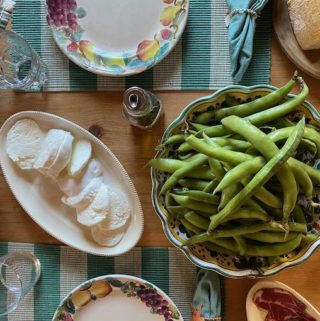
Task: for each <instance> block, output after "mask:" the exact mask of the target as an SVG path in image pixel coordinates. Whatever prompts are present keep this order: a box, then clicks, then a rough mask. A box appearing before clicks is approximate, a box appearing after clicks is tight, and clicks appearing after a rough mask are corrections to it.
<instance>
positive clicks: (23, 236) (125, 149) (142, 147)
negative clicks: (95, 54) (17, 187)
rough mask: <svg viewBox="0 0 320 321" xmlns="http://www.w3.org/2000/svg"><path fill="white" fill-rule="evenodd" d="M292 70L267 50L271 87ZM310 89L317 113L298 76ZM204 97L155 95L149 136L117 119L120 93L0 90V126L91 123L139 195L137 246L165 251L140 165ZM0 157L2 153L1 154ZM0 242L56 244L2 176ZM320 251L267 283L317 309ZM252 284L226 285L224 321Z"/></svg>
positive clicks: (318, 102)
mask: <svg viewBox="0 0 320 321" xmlns="http://www.w3.org/2000/svg"><path fill="white" fill-rule="evenodd" d="M294 70H295V67H294V66H293V65H292V64H291V63H290V62H289V60H288V59H287V57H286V56H285V55H284V54H283V53H282V52H281V50H280V48H279V46H278V44H277V43H276V42H275V41H274V42H273V46H272V76H271V83H272V84H273V85H275V86H280V85H282V84H284V83H286V82H287V80H288V79H289V78H290V77H291V76H292V74H293V72H294ZM303 77H304V78H305V80H306V81H307V83H308V85H309V86H310V91H311V93H310V96H309V98H308V99H309V101H310V102H311V103H313V104H314V106H316V107H318V108H320V94H319V90H320V81H317V80H314V79H312V78H310V77H308V76H305V75H303ZM206 94H208V92H199V91H197V92H158V93H157V95H158V96H159V97H161V99H162V100H163V103H164V108H165V116H164V118H163V119H162V120H161V121H160V122H159V123H158V124H157V125H156V127H155V128H154V129H153V130H152V131H151V132H145V131H142V130H139V129H135V128H132V127H130V126H129V125H128V124H127V123H126V122H125V121H123V120H122V116H121V100H122V93H121V92H113V93H110V92H90V93H89V92H88V93H69V92H68V93H39V94H33V93H12V92H9V91H4V92H2V93H1V96H0V124H2V123H3V122H4V121H5V119H7V118H8V117H9V116H10V115H12V114H13V113H16V112H18V111H22V110H32V109H33V110H39V111H45V112H50V113H55V114H57V115H59V116H62V117H65V118H67V119H69V120H71V121H73V122H75V123H77V124H79V125H80V126H82V127H84V128H89V127H90V126H91V125H93V124H98V125H100V126H101V127H102V128H103V130H104V133H103V137H102V140H103V142H104V143H106V144H107V145H108V146H109V147H110V148H111V149H112V151H113V152H114V153H115V155H116V156H117V157H118V158H119V160H120V161H121V162H122V164H123V165H124V167H125V168H126V170H127V171H128V173H129V175H130V176H131V178H132V180H133V182H134V184H135V186H136V188H137V191H138V193H139V195H140V199H141V202H142V206H143V210H144V215H145V230H144V234H143V236H142V238H141V240H140V242H139V245H141V246H170V244H169V242H168V241H167V239H166V238H165V236H164V234H163V232H162V227H161V224H160V221H159V219H158V217H157V215H156V214H155V211H154V210H153V208H152V204H151V201H150V191H151V181H150V175H149V169H148V168H146V167H145V166H144V165H145V164H146V162H147V160H149V159H150V158H152V157H153V155H154V149H155V147H156V146H157V144H158V143H159V141H160V138H161V135H162V133H163V130H164V129H165V128H166V126H167V125H168V124H169V123H170V122H171V121H172V120H173V119H174V118H176V117H177V116H178V114H179V113H180V111H181V110H182V108H183V107H184V106H185V105H186V104H188V103H189V102H191V101H192V100H194V99H196V98H198V97H201V96H204V95H206ZM2 152H3V151H2ZM0 215H1V224H0V241H12V242H31V243H48V244H59V242H58V241H57V240H55V239H54V238H53V237H51V236H50V235H48V234H47V233H46V232H45V231H43V230H42V229H41V228H40V227H39V226H38V225H36V224H35V223H34V222H33V221H32V220H31V219H30V218H29V216H28V215H26V214H25V212H24V211H23V210H22V208H21V207H20V206H19V204H18V203H17V201H16V200H15V198H14V197H13V195H12V194H11V192H10V190H9V188H8V186H7V184H6V182H5V181H4V178H3V175H2V174H1V177H0ZM319 272H320V250H318V251H317V252H316V253H314V254H313V256H312V257H311V258H310V259H309V260H308V261H307V262H305V263H303V264H302V265H300V266H298V267H294V268H290V269H287V270H285V271H283V272H281V273H279V274H278V275H276V276H274V277H273V279H275V280H279V281H282V282H284V283H286V284H287V285H289V286H292V287H293V288H295V289H296V290H298V291H299V292H300V293H301V294H302V295H304V296H305V297H306V298H307V299H308V300H310V301H311V302H312V303H313V304H314V305H315V306H316V307H317V308H319V309H320V300H319V299H320V294H319V286H318V283H319V281H320V273H319ZM255 282H256V281H255V280H250V279H245V280H231V279H227V280H226V315H227V321H234V320H237V321H244V320H246V315H245V298H246V294H247V292H248V290H249V288H250V287H251V286H252V285H253V284H254V283H255Z"/></svg>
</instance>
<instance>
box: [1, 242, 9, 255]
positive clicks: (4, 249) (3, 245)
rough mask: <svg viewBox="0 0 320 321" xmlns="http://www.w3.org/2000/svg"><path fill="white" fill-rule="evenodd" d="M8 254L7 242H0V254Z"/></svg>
mask: <svg viewBox="0 0 320 321" xmlns="http://www.w3.org/2000/svg"><path fill="white" fill-rule="evenodd" d="M6 254H8V243H0V256H3V255H6Z"/></svg>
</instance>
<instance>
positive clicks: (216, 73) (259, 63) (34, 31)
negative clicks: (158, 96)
mask: <svg viewBox="0 0 320 321" xmlns="http://www.w3.org/2000/svg"><path fill="white" fill-rule="evenodd" d="M16 2H17V5H16V9H15V12H14V19H13V29H14V30H15V31H17V32H19V33H20V34H21V35H23V36H24V37H25V38H26V39H27V40H28V41H29V42H30V43H31V45H32V47H33V48H34V49H35V50H36V51H37V52H38V53H40V55H41V56H42V58H43V59H44V61H45V62H46V64H47V65H48V68H49V82H48V85H47V86H46V88H44V90H45V91H78V90H123V89H125V88H126V87H129V86H133V85H138V86H141V87H144V88H149V89H153V90H180V89H184V90H189V89H190V90H207V89H217V88H221V87H224V86H226V85H230V84H232V83H233V81H232V78H231V71H230V59H229V48H228V40H227V32H228V31H227V29H226V26H225V16H226V12H227V5H226V1H225V0H190V15H189V20H188V24H187V27H186V30H185V32H184V34H183V37H182V40H181V41H180V42H179V43H178V44H177V46H176V48H175V49H174V51H173V52H172V53H171V54H170V55H169V56H168V57H167V58H166V59H165V60H164V61H163V62H161V63H160V64H158V65H157V66H155V67H154V68H153V69H151V70H148V71H146V72H144V73H142V74H139V75H135V76H131V77H127V78H110V77H102V76H97V75H95V74H92V73H89V72H87V71H85V70H83V69H81V68H79V67H78V66H76V65H75V64H73V63H72V62H70V61H69V60H68V59H67V58H66V57H65V56H64V55H63V54H62V53H61V52H60V50H59V48H58V47H57V46H56V44H55V42H54V40H53V38H52V35H51V31H50V29H49V27H48V26H47V22H46V12H45V0H16ZM271 11H272V10H271V3H270V4H269V5H268V6H267V7H266V8H265V9H264V11H263V13H262V16H261V18H259V19H258V20H257V29H256V35H255V42H254V55H253V59H252V63H251V65H250V67H249V69H248V71H247V73H246V75H245V77H244V79H243V81H242V82H241V84H243V85H253V84H258V83H269V79H270V60H271V52H270V48H271V30H272V21H271V20H272V19H271V17H272V15H271Z"/></svg>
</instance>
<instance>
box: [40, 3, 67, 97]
mask: <svg viewBox="0 0 320 321" xmlns="http://www.w3.org/2000/svg"><path fill="white" fill-rule="evenodd" d="M46 14H47V13H46V8H45V1H41V56H42V58H43V60H44V62H45V63H46V65H47V67H48V72H49V81H48V84H47V85H46V88H45V90H52V91H57V90H59V91H60V90H70V80H69V59H68V58H67V57H66V56H65V55H64V54H63V53H62V52H61V50H60V49H59V48H58V46H57V44H56V43H55V41H54V39H53V36H52V32H51V29H50V28H49V27H48V24H47V20H46Z"/></svg>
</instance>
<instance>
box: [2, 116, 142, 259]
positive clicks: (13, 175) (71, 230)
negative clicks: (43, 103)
mask: <svg viewBox="0 0 320 321" xmlns="http://www.w3.org/2000/svg"><path fill="white" fill-rule="evenodd" d="M25 118H28V119H33V120H34V121H36V122H37V123H38V125H39V126H40V128H41V129H42V130H49V129H51V128H57V129H63V130H66V131H69V132H70V133H71V134H72V135H73V136H74V137H75V138H82V139H88V140H89V141H90V142H91V144H92V147H93V155H94V157H96V158H97V159H98V160H99V161H100V162H101V164H102V165H103V167H104V176H105V182H106V183H107V184H108V185H109V186H110V187H111V188H112V187H114V188H117V189H119V190H121V191H122V192H123V194H124V195H125V196H126V197H127V201H128V202H129V205H130V208H131V210H132V213H131V219H130V221H129V223H128V227H127V230H126V232H125V235H124V237H123V238H122V240H121V241H120V242H119V243H118V244H117V245H115V246H114V247H103V246H100V245H98V244H97V243H95V242H94V241H93V239H92V237H91V233H90V229H87V228H86V227H84V226H82V225H80V224H79V223H78V222H77V219H76V213H75V210H74V209H72V208H69V207H67V206H66V205H64V204H63V203H62V202H61V196H62V193H61V192H60V190H59V188H58V186H57V184H54V183H52V182H51V181H50V180H49V179H47V178H45V177H44V176H42V175H41V174H39V173H38V172H36V171H35V170H27V171H23V170H21V169H20V168H19V167H18V166H16V165H15V164H14V163H13V162H12V161H11V159H10V158H9V157H8V156H7V154H6V152H5V146H6V137H7V133H8V131H9V130H10V128H11V127H12V126H13V125H14V124H15V123H16V122H17V121H18V120H20V119H25ZM0 149H1V151H2V153H0V164H1V167H2V171H3V174H4V177H5V179H6V181H7V183H8V185H9V187H10V189H11V191H12V193H13V194H14V196H15V198H16V199H17V201H18V202H19V203H20V205H21V206H22V208H23V209H24V210H25V211H26V213H27V214H28V215H29V216H30V217H31V218H32V219H33V220H34V221H35V222H36V223H37V224H39V225H40V226H41V227H42V228H43V229H44V230H45V231H47V232H48V233H49V234H50V235H52V236H53V237H55V238H56V239H58V240H59V241H61V242H63V243H65V244H67V245H69V246H71V247H73V248H75V249H78V250H81V251H83V252H86V253H90V254H95V255H102V256H116V255H121V254H123V253H125V252H127V251H129V250H130V249H131V248H133V247H134V246H135V245H136V244H137V242H138V241H139V239H140V237H141V235H142V231H143V223H144V219H143V213H142V208H141V204H140V200H139V197H138V194H137V192H136V189H135V187H134V185H133V183H132V181H131V179H130V177H129V175H128V174H127V172H126V171H125V169H124V168H123V166H122V165H121V163H120V162H119V160H118V159H117V158H116V156H115V155H114V154H113V153H112V152H111V151H110V149H109V148H108V147H107V146H106V145H104V144H103V143H102V142H101V141H100V140H99V139H97V138H96V137H95V136H93V135H92V134H90V133H89V132H88V131H86V130H85V129H83V128H82V127H80V126H78V125H76V124H74V123H72V122H71V121H68V120H66V119H64V118H62V117H59V116H56V115H53V114H49V113H44V112H37V111H24V112H19V113H17V114H14V115H12V116H11V117H10V118H9V119H7V121H6V122H5V123H4V124H3V125H2V127H1V129H0Z"/></svg>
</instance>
